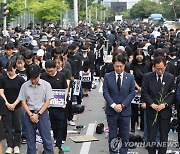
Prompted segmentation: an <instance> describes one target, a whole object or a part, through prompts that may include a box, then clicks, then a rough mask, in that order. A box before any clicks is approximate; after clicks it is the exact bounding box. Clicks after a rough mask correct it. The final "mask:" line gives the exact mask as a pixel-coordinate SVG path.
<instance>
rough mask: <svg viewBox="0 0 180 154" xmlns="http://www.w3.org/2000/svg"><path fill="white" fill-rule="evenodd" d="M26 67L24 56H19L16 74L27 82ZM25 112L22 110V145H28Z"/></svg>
mask: <svg viewBox="0 0 180 154" xmlns="http://www.w3.org/2000/svg"><path fill="white" fill-rule="evenodd" d="M24 66H25V60H24V56H23V55H19V56H18V57H17V59H16V68H17V69H16V74H18V75H19V76H21V77H23V78H24V80H25V81H27V69H26V68H25V67H24ZM24 116H25V110H24V109H23V108H22V134H21V143H22V144H26V128H25V123H24Z"/></svg>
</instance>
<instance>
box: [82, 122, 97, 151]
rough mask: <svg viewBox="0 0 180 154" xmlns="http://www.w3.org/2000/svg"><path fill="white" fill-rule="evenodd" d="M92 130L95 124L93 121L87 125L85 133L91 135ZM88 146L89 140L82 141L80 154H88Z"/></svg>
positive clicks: (89, 144)
mask: <svg viewBox="0 0 180 154" xmlns="http://www.w3.org/2000/svg"><path fill="white" fill-rule="evenodd" d="M94 131H95V124H94V123H90V124H89V125H88V128H87V132H86V135H93V134H94ZM90 146H91V142H84V143H83V144H82V147H81V150H80V154H88V153H89V149H90Z"/></svg>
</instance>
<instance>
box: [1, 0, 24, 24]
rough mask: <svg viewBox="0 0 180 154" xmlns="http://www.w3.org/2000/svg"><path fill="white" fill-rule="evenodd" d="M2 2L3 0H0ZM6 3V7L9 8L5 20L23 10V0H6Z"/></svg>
mask: <svg viewBox="0 0 180 154" xmlns="http://www.w3.org/2000/svg"><path fill="white" fill-rule="evenodd" d="M2 2H3V0H0V3H2ZM6 3H7V6H6V9H7V10H9V13H8V15H7V21H10V20H11V19H13V18H15V17H17V16H18V15H20V14H21V12H22V11H23V10H24V0H13V1H12V0H7V1H6Z"/></svg>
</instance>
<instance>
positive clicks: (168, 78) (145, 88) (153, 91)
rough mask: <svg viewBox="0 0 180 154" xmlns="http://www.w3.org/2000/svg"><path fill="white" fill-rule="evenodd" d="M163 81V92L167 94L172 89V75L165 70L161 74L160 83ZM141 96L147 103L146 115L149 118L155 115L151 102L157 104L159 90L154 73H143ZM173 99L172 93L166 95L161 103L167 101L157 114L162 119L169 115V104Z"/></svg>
mask: <svg viewBox="0 0 180 154" xmlns="http://www.w3.org/2000/svg"><path fill="white" fill-rule="evenodd" d="M163 82H164V86H163V87H164V93H165V95H167V94H168V93H169V92H171V91H172V90H173V89H174V76H173V75H172V74H170V73H168V72H165V73H164V75H163V80H162V83H163ZM142 96H143V99H144V101H145V102H146V104H147V116H148V117H150V118H153V119H154V117H155V114H156V111H155V110H154V109H152V108H151V106H150V105H151V104H153V103H155V104H158V100H159V97H160V95H159V91H158V84H157V77H156V73H154V72H151V73H147V74H145V75H144V78H143V84H142ZM173 100H174V93H171V94H170V95H168V96H167V97H166V99H165V101H164V102H163V103H167V104H168V107H166V108H165V109H163V110H161V111H160V112H159V116H160V117H161V118H163V119H167V118H170V117H171V114H172V113H171V112H172V111H171V104H172V102H173Z"/></svg>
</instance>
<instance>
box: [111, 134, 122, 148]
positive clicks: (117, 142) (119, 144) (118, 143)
mask: <svg viewBox="0 0 180 154" xmlns="http://www.w3.org/2000/svg"><path fill="white" fill-rule="evenodd" d="M110 146H111V149H112V150H113V151H119V150H120V149H121V147H122V140H121V138H120V137H117V138H114V139H112V140H111V142H110Z"/></svg>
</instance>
